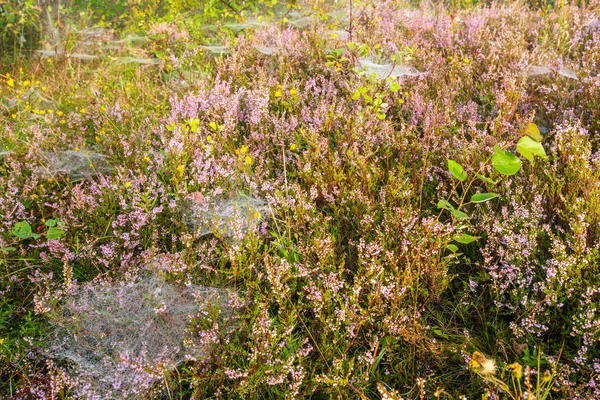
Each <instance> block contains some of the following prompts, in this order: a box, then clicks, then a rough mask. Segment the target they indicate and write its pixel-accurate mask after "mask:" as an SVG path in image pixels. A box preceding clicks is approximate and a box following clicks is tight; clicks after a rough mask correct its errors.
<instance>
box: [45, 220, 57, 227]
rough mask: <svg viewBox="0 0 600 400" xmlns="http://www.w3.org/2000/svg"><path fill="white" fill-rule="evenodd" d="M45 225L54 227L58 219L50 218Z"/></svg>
mask: <svg viewBox="0 0 600 400" xmlns="http://www.w3.org/2000/svg"><path fill="white" fill-rule="evenodd" d="M45 225H46V226H47V227H49V228H50V227H53V226H56V220H55V219H49V220H48V221H46V224H45Z"/></svg>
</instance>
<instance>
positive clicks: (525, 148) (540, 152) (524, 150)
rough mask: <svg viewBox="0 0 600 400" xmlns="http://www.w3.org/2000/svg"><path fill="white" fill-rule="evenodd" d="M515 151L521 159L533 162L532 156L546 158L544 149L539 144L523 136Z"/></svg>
mask: <svg viewBox="0 0 600 400" xmlns="http://www.w3.org/2000/svg"><path fill="white" fill-rule="evenodd" d="M517 150H518V151H519V153H521V155H522V156H523V157H525V158H526V159H528V160H529V161H531V162H533V155H534V154H535V155H536V156H539V157H542V158H546V152H545V151H544V147H543V146H542V145H541V144H540V143H539V142H536V141H535V140H533V139H532V138H530V137H529V136H523V137H522V138H521V139H519V142H518V143H517Z"/></svg>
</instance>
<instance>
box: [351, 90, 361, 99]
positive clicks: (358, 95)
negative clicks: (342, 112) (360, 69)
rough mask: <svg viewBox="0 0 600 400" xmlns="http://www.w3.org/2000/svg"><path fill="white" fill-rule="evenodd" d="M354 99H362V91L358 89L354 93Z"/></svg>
mask: <svg viewBox="0 0 600 400" xmlns="http://www.w3.org/2000/svg"><path fill="white" fill-rule="evenodd" d="M351 98H352V100H358V99H360V92H359V91H358V90H357V91H356V92H354V93H352V97H351Z"/></svg>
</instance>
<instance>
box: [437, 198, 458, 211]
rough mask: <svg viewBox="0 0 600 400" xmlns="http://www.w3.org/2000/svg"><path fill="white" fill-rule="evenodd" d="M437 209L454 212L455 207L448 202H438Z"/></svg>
mask: <svg viewBox="0 0 600 400" xmlns="http://www.w3.org/2000/svg"><path fill="white" fill-rule="evenodd" d="M437 208H443V209H444V210H454V206H453V205H452V204H450V203H449V202H448V201H446V200H440V201H438V203H437Z"/></svg>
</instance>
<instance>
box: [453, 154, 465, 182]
mask: <svg viewBox="0 0 600 400" xmlns="http://www.w3.org/2000/svg"><path fill="white" fill-rule="evenodd" d="M448 169H449V170H450V173H451V174H452V176H453V177H455V178H456V179H458V180H459V181H461V182H464V181H466V180H467V177H468V175H467V173H466V172H465V169H464V168H463V167H462V165H460V164H459V163H457V162H456V161H454V160H450V159H448Z"/></svg>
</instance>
